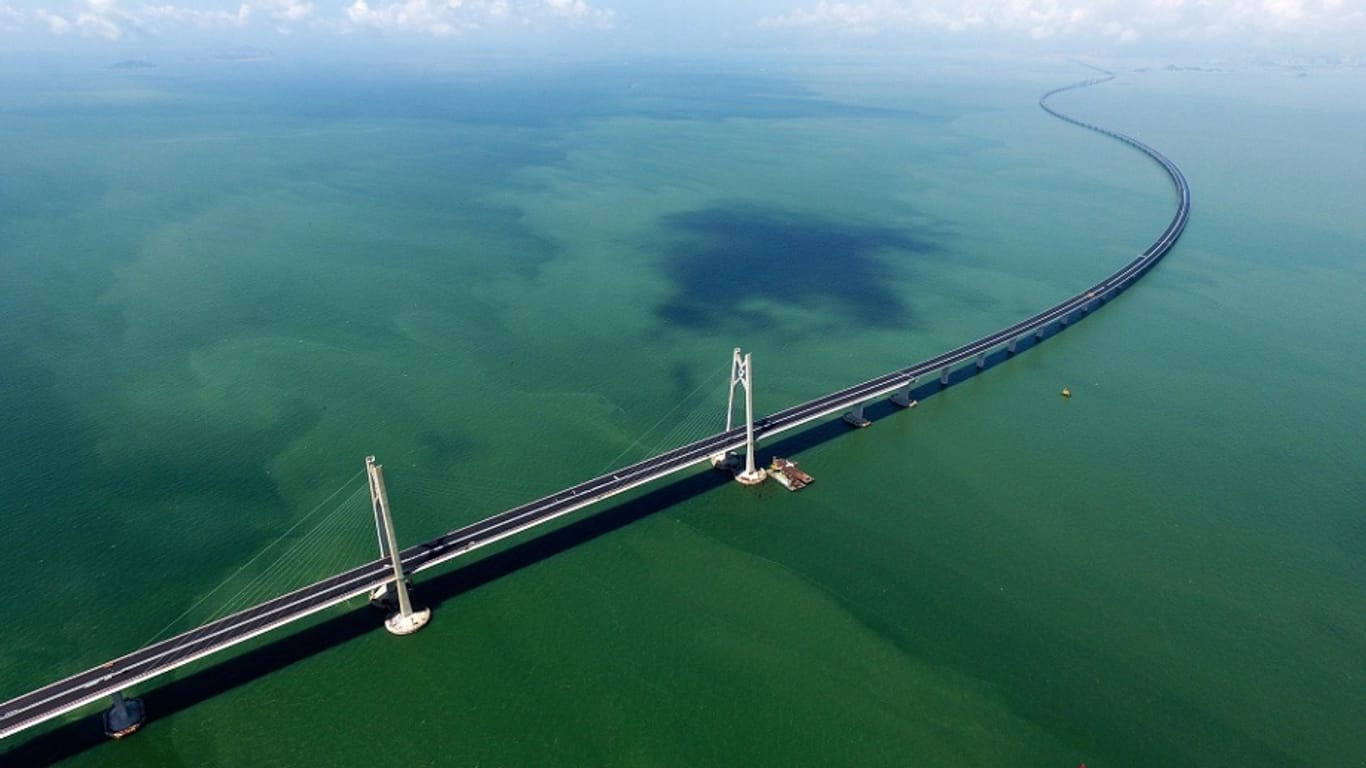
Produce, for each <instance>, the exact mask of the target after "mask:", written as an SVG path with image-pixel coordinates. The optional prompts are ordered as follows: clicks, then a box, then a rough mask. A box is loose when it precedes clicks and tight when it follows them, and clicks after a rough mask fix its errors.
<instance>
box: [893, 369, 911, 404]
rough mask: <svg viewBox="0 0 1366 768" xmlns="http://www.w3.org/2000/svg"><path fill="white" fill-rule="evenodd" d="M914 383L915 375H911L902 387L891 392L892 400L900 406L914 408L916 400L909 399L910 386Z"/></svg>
mask: <svg viewBox="0 0 1366 768" xmlns="http://www.w3.org/2000/svg"><path fill="white" fill-rule="evenodd" d="M914 384H915V377H914V376H912V377H911V379H910V381H907V382H906V386H904V387H902V388H901V389H898V390H897V391H896V392H895V393H893V394H892V402H893V403H895V404H896V405H899V406H901V407H902V408H914V407H915V406H916V402H915V401H914V400H912V399H911V386H912V385H914Z"/></svg>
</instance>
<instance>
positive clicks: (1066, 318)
mask: <svg viewBox="0 0 1366 768" xmlns="http://www.w3.org/2000/svg"><path fill="white" fill-rule="evenodd" d="M1071 321H1072V313H1071V312H1068V313H1067V314H1065V315H1063V316H1062V317H1060V318H1058V325H1061V326H1062V327H1064V328H1066V327H1067V324H1068V323H1069V322H1071Z"/></svg>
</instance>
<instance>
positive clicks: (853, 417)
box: [843, 403, 873, 429]
mask: <svg viewBox="0 0 1366 768" xmlns="http://www.w3.org/2000/svg"><path fill="white" fill-rule="evenodd" d="M843 418H844V423H845V424H848V425H849V426H851V427H858V428H860V429H862V428H863V427H866V426H868V425H869V424H872V423H873V422H871V421H869V420H868V419H866V418H864V416H863V403H859V404H858V405H856V406H854V407H853V408H851V409H850V410H848V411H845V413H844V417H843Z"/></svg>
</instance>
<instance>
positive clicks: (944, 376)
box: [939, 365, 953, 387]
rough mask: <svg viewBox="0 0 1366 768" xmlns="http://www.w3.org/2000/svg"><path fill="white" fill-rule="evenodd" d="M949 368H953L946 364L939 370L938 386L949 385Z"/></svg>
mask: <svg viewBox="0 0 1366 768" xmlns="http://www.w3.org/2000/svg"><path fill="white" fill-rule="evenodd" d="M951 370H953V366H950V365H946V366H944V370H942V371H940V372H939V386H941V387H947V386H948V385H949V371H951Z"/></svg>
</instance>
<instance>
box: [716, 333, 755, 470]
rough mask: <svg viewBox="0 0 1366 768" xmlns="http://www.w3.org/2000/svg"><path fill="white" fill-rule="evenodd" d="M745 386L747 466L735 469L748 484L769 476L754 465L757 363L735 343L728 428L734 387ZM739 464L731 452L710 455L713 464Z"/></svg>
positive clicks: (728, 466)
mask: <svg viewBox="0 0 1366 768" xmlns="http://www.w3.org/2000/svg"><path fill="white" fill-rule="evenodd" d="M737 386H740V387H744V390H745V468H744V469H743V470H741V471H739V472H736V473H735V479H736V480H737V481H738V482H741V483H744V484H745V485H756V484H758V483H762V482H763V481H764V478H766V477H768V475H766V474H765V473H764V471H763V470H761V469H758V468H756V467H755V466H754V367H753V364H752V362H751V361H750V355H749V353H745V354H743V355H742V354H740V348H739V347H736V348H735V350H734V351H733V352H731V358H730V394H729V396H728V397H727V398H726V431H727V432H729V431H730V430H731V429H732V428H733V427H734V424H735V422H734V418H735V388H736V387H737ZM738 464H739V461H738V460H737V457H736V456H735V455H734V454H731V453H718V454H716V455H714V456H712V457H711V465H712V466H713V467H715V468H717V469H727V470H731V471H734V470H735V469H736V466H737V465H738Z"/></svg>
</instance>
